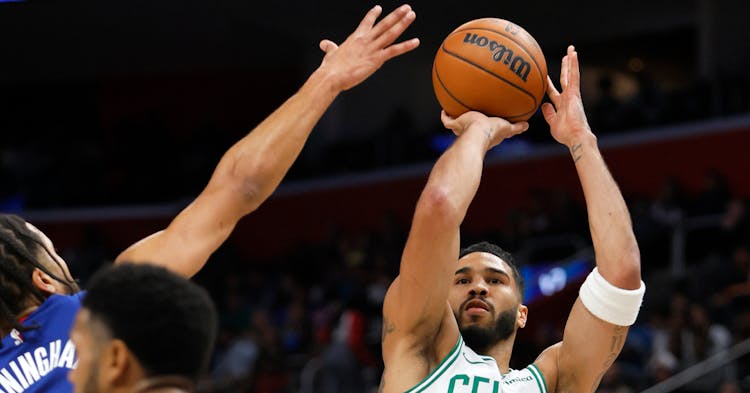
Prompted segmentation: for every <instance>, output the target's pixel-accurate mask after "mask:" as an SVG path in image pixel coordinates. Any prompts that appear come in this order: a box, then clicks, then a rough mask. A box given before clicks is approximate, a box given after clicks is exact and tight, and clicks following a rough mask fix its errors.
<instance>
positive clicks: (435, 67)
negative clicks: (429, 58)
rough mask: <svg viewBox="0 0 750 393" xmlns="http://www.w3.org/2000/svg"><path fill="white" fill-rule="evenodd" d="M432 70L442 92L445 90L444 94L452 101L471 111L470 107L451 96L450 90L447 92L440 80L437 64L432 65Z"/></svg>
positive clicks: (446, 87)
mask: <svg viewBox="0 0 750 393" xmlns="http://www.w3.org/2000/svg"><path fill="white" fill-rule="evenodd" d="M432 68H433V69H435V76H436V77H437V80H438V82H439V83H440V86H442V87H443V90H445V92H446V93H448V95H449V96H450V97H451V98H453V100H455V101H456V102H458V104H459V105H461V106H463V107H464V108H466V109H468V110H472V109H471V107H470V106H468V105H466V104H464V103H463V102H461V100H459V99H458V98H457V97H456V96H454V95H453V93H451V91H450V90H448V86H446V85H445V83H443V79H442V78H440V73H439V72H438V69H437V64H436V63H433V64H432Z"/></svg>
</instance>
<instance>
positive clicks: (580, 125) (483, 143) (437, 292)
mask: <svg viewBox="0 0 750 393" xmlns="http://www.w3.org/2000/svg"><path fill="white" fill-rule="evenodd" d="M560 82H561V85H562V92H561V93H559V92H558V91H557V90H556V88H555V87H554V85H553V84H552V82H551V80H550V79H549V78H548V81H547V84H548V87H547V88H548V94H549V97H550V99H551V101H552V104H549V103H546V104H544V106H543V107H542V111H543V114H544V118H545V119H546V120H547V123H549V125H550V129H551V132H552V135H553V137H554V138H555V139H556V140H557V141H558V142H560V143H562V144H563V145H565V146H567V147H568V148H569V150H570V154H571V158H572V160H573V163H574V165H575V167H576V170H577V171H578V176H579V178H580V181H581V185H582V187H583V191H584V194H585V198H586V204H587V208H588V214H589V223H590V227H591V237H592V239H593V242H594V249H595V251H596V265H597V268H595V269H594V271H593V272H592V273H591V274H590V275H589V277H588V278H587V279H586V282H585V283H584V284H583V285H582V287H581V290H580V296H579V298H578V300H576V302H575V305H574V306H573V309H572V311H571V313H570V316H569V318H568V321H567V324H566V326H565V332H564V335H563V340H562V342H560V343H557V344H555V345H552V346H551V347H549V348H548V349H546V350H545V351H543V352H542V353H541V354H540V355H539V357H538V358H537V359H536V361H534V363H533V364H531V365H529V366H528V367H526V368H524V369H521V370H513V369H510V368H509V361H510V357H511V352H512V350H513V342H514V340H515V336H516V331H517V329H519V328H523V327H524V326H525V325H526V321H527V316H528V309H527V307H526V306H525V305H523V298H522V296H523V295H522V294H523V280H522V278H521V275H520V274H519V272H518V269H517V267H516V266H515V263H514V261H513V258H512V257H511V256H510V254H508V253H507V252H505V251H502V250H501V249H500V248H499V247H497V246H493V245H490V244H489V243H479V244H476V245H473V246H470V247H468V248H467V249H464V250H462V251H461V252H460V254H459V226H460V224H461V221H462V220H463V218H464V215H465V214H466V211H467V209H468V207H469V204H470V203H471V200H472V199H473V197H474V194H475V193H476V191H477V187H478V186H479V179H480V176H481V173H482V161H483V159H484V155H485V153H486V152H487V151H488V150H489V149H490V148H492V147H493V146H495V145H497V144H498V143H500V142H502V141H503V140H504V139H506V138H509V137H511V136H513V135H515V134H518V133H520V132H523V131H524V130H526V128H527V127H528V125H527V124H526V123H515V124H510V123H508V122H507V121H505V120H503V119H499V118H488V117H486V116H484V115H482V114H480V113H477V112H468V113H465V114H463V115H461V116H460V117H458V118H456V119H452V118H449V117H448V116H447V115H445V113H443V115H442V120H443V123H444V125H445V126H446V127H447V128H449V129H451V130H453V132H454V133H455V134H456V135H457V136H458V138H457V139H456V141H455V142H454V143H453V145H452V146H451V147H450V148H449V149H448V150H447V151H446V152H445V153H444V154H443V155H442V156H441V157H440V159H439V160H438V161H437V163H436V164H435V166H434V168H433V169H432V173H431V174H430V177H429V180H428V181H427V185H426V186H425V188H424V190H423V192H422V195H421V196H420V198H419V201H418V203H417V207H416V210H415V213H414V219H413V222H412V227H411V232H410V233H409V237H408V240H407V243H406V247H405V249H404V253H403V256H402V260H401V270H400V274H399V276H398V277H397V278H396V279H395V281H394V282H393V283H392V284H391V287H390V288H389V290H388V293H387V295H386V298H385V304H384V306H383V315H384V323H383V343H382V345H383V360H384V362H385V370H384V373H383V379H382V382H381V391H382V392H404V391H406V392H451V393H452V392H456V393H458V392H473V393H477V392H482V393H484V392H492V393H498V392H516V393H518V392H523V393H526V392H541V393H546V392H593V391H594V390H596V387H597V386H598V384H599V382H600V379H601V377H602V375H603V374H604V372H605V371H606V370H607V369H608V368H609V366H610V365H612V362H613V361H614V360H615V358H616V357H617V355H618V354H619V352H620V350H621V349H622V345H623V342H624V340H625V335H626V332H627V330H628V326H629V325H631V324H632V323H633V322H634V321H635V318H636V316H637V313H638V309H639V307H640V303H641V300H642V297H643V293H644V286H643V283H642V281H641V280H640V257H639V251H638V245H637V243H636V241H635V238H634V236H633V231H632V228H631V222H630V217H629V214H628V210H627V208H626V206H625V203H624V202H623V198H622V196H621V195H620V191H619V190H618V188H617V185H616V184H615V181H614V180H613V179H612V176H611V175H610V173H609V171H608V170H607V167H606V165H605V163H604V160H603V158H602V156H601V154H600V152H599V149H598V147H597V142H596V137H595V136H594V134H593V133H592V132H591V130H590V129H589V127H588V124H587V121H586V116H585V114H584V110H583V104H582V102H581V97H580V90H579V70H578V54H577V53H576V52H575V50H574V48H573V47H572V46H571V47H569V48H568V51H567V55H566V56H565V57H564V58H563V60H562V71H561V75H560Z"/></svg>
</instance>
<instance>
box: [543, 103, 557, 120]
mask: <svg viewBox="0 0 750 393" xmlns="http://www.w3.org/2000/svg"><path fill="white" fill-rule="evenodd" d="M542 115H544V120H546V121H547V124H550V125H551V124H552V121H553V120H554V119H555V116H557V112H556V111H555V107H554V106H552V104H550V103H549V102H545V103H544V104H542Z"/></svg>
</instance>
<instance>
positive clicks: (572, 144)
mask: <svg viewBox="0 0 750 393" xmlns="http://www.w3.org/2000/svg"><path fill="white" fill-rule="evenodd" d="M566 145H567V147H568V151H569V152H570V155H571V157H572V158H573V162H578V160H580V159H581V158H582V157H583V155H584V151H591V150H598V149H599V146H598V142H597V139H596V135H594V134H593V133H592V132H590V131H589V132H586V133H583V134H582V135H579V136H577V137H575V138H573V139H572V140H571V141H569V142H568V143H567V144H566Z"/></svg>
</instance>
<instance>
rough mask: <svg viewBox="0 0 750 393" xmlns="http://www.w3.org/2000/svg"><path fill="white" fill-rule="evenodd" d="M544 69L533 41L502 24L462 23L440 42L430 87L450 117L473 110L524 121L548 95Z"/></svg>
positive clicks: (512, 26) (491, 20)
mask: <svg viewBox="0 0 750 393" xmlns="http://www.w3.org/2000/svg"><path fill="white" fill-rule="evenodd" d="M546 78H547V63H546V62H545V60H544V54H543V53H542V49H541V48H540V47H539V44H537V42H536V40H535V39H534V37H532V36H531V34H529V33H528V32H526V30H524V29H522V28H521V27H520V26H518V25H516V24H513V23H512V22H508V21H507V20H503V19H496V18H483V19H476V20H472V21H470V22H467V23H464V24H463V25H461V26H459V27H458V28H457V29H456V30H453V32H452V33H450V35H448V37H447V38H446V39H445V40H444V41H443V43H442V45H440V48H439V49H438V52H437V55H435V62H434V63H433V65H432V86H433V88H434V89H435V95H436V96H437V99H438V102H439V103H440V106H441V107H443V110H445V112H446V113H447V114H448V115H450V116H451V117H454V118H455V117H457V116H459V115H461V114H462V113H464V112H467V111H470V110H474V111H479V112H482V113H484V114H485V115H487V116H493V117H502V118H505V119H506V120H508V121H511V122H517V121H522V120H528V118H529V117H531V115H533V114H534V112H536V110H537V109H538V108H539V105H541V103H542V98H544V93H545V92H546V90H547V83H546Z"/></svg>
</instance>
